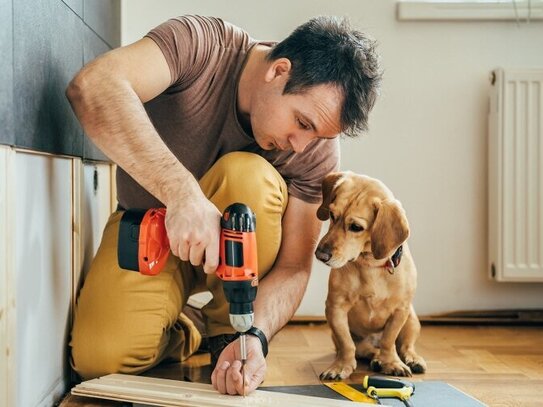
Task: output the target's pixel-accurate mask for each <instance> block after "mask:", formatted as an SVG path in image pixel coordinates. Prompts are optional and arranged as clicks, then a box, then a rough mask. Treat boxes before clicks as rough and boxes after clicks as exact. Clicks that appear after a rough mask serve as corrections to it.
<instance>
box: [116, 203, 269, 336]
mask: <svg viewBox="0 0 543 407" xmlns="http://www.w3.org/2000/svg"><path fill="white" fill-rule="evenodd" d="M165 217H166V209H165V208H158V209H148V210H142V209H130V210H127V211H126V212H125V213H124V214H123V217H122V218H121V224H120V227H119V241H118V251H117V255H118V262H119V266H120V267H121V268H123V269H127V270H133V271H139V272H140V273H141V274H145V275H157V274H158V273H160V272H161V271H162V269H163V268H164V266H165V265H166V262H167V260H168V256H169V253H170V244H169V241H168V235H167V232H166V226H165V223H164V221H165ZM255 228H256V217H255V214H254V213H253V211H252V210H251V209H250V208H249V207H248V206H247V205H245V204H241V203H235V204H232V205H230V206H229V207H228V208H226V209H225V211H224V213H223V216H222V218H221V236H220V251H219V266H218V268H217V271H216V275H217V277H218V278H220V279H221V280H222V281H223V286H224V293H225V297H226V300H227V301H228V302H229V303H230V322H231V324H232V326H233V327H234V329H236V331H238V332H246V331H247V330H248V329H250V328H251V326H252V322H253V320H254V317H253V302H254V300H255V297H256V291H257V286H258V259H257V247H256V231H255Z"/></svg>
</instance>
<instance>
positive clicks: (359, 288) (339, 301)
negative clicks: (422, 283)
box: [315, 172, 426, 380]
mask: <svg viewBox="0 0 543 407" xmlns="http://www.w3.org/2000/svg"><path fill="white" fill-rule="evenodd" d="M322 192H323V202H322V205H321V206H320V207H319V208H318V210H317V217H318V218H319V219H320V220H323V221H324V220H328V219H330V226H329V228H328V231H327V233H326V234H325V235H324V236H323V238H322V239H321V240H320V242H319V244H318V246H317V249H316V251H315V256H316V257H317V259H319V260H320V261H322V262H323V263H325V264H327V265H328V266H330V267H331V268H332V270H331V272H330V279H329V284H328V297H327V299H326V319H327V321H328V323H329V325H330V328H331V329H332V339H333V341H334V345H335V348H336V358H335V360H334V362H333V363H332V365H331V366H330V367H329V368H328V369H327V370H325V371H324V372H322V374H321V375H320V378H321V380H327V379H332V380H342V379H346V378H348V377H349V376H350V375H351V373H352V372H353V371H354V370H355V369H356V359H357V358H359V359H368V360H370V368H371V369H372V370H373V371H376V372H381V373H383V374H386V375H393V376H411V373H424V372H425V371H426V362H425V361H424V359H423V358H422V357H421V356H419V355H418V354H417V352H416V350H415V342H416V341H417V339H418V337H419V335H420V322H419V320H418V318H417V315H416V314H415V310H414V308H413V305H412V300H413V297H414V294H415V289H416V284H417V270H416V268H415V263H414V262H413V258H412V256H411V253H410V251H409V247H408V246H407V243H406V240H407V238H408V237H409V225H408V222H407V218H406V215H405V211H404V209H403V208H402V205H401V203H400V202H399V201H398V200H396V199H395V198H394V196H393V194H392V192H391V191H390V190H389V189H388V188H387V187H386V186H385V185H384V184H383V183H382V182H381V181H379V180H377V179H374V178H370V177H368V176H364V175H358V174H354V173H352V172H334V173H331V174H328V175H327V176H326V177H325V179H324V180H323V183H322Z"/></svg>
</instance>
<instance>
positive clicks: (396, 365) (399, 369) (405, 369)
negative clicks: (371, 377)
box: [370, 358, 411, 376]
mask: <svg viewBox="0 0 543 407" xmlns="http://www.w3.org/2000/svg"><path fill="white" fill-rule="evenodd" d="M370 369H371V370H373V371H374V372H380V373H383V374H385V375H388V376H411V369H409V366H407V365H406V364H405V363H403V362H402V361H401V360H399V359H398V360H397V361H393V362H383V361H382V360H379V359H377V358H376V359H373V360H372V361H371V362H370Z"/></svg>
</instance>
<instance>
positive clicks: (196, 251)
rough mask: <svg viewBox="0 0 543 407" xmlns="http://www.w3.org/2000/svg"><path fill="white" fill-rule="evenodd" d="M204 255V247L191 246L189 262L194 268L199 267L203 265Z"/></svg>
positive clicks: (199, 245)
mask: <svg viewBox="0 0 543 407" xmlns="http://www.w3.org/2000/svg"><path fill="white" fill-rule="evenodd" d="M203 255H204V246H203V245H202V244H200V243H198V244H194V245H192V246H190V253H189V260H190V264H192V265H193V266H199V265H200V264H202V257H203Z"/></svg>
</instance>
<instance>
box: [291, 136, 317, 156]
mask: <svg viewBox="0 0 543 407" xmlns="http://www.w3.org/2000/svg"><path fill="white" fill-rule="evenodd" d="M311 140H313V136H312V135H311V134H304V133H296V134H294V135H293V136H291V137H289V140H288V141H289V143H290V145H291V146H292V150H294V152H295V153H302V152H303V151H304V150H305V148H306V147H307V145H308V144H309V142H310V141H311Z"/></svg>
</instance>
